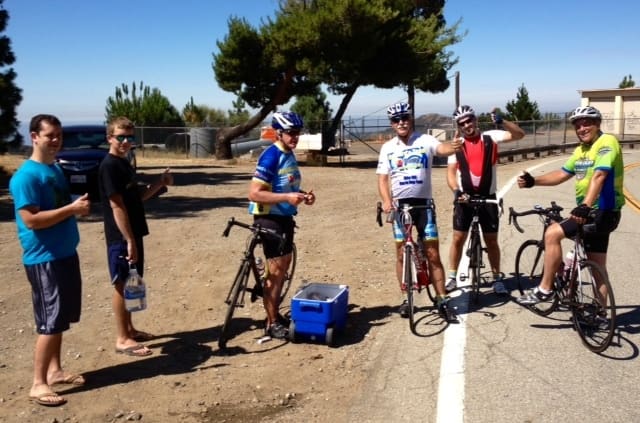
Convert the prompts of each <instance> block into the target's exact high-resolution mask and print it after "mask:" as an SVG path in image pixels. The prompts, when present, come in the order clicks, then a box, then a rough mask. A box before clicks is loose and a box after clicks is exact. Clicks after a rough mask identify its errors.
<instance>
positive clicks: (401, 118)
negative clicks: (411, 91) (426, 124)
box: [391, 113, 411, 123]
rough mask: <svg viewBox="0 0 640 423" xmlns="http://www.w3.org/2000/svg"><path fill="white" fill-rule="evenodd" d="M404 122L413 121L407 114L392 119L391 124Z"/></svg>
mask: <svg viewBox="0 0 640 423" xmlns="http://www.w3.org/2000/svg"><path fill="white" fill-rule="evenodd" d="M402 120H404V121H408V120H411V115H410V114H408V113H406V114H403V115H398V116H394V117H392V118H391V122H393V123H398V122H400V121H402Z"/></svg>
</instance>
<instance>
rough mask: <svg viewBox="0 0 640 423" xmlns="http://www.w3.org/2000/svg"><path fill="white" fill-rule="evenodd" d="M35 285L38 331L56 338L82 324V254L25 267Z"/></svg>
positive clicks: (34, 304)
mask: <svg viewBox="0 0 640 423" xmlns="http://www.w3.org/2000/svg"><path fill="white" fill-rule="evenodd" d="M24 269H25V271H26V273H27V279H28V280H29V282H30V283H31V300H32V302H33V316H34V317H35V321H36V332H37V333H39V334H41V335H53V334H56V333H61V332H64V331H65V330H67V329H69V327H70V326H71V323H76V322H78V321H80V307H81V304H82V278H81V277H80V261H79V260H78V255H77V254H74V255H73V256H71V257H66V258H63V259H58V260H53V261H48V262H46V263H40V264H29V265H25V266H24Z"/></svg>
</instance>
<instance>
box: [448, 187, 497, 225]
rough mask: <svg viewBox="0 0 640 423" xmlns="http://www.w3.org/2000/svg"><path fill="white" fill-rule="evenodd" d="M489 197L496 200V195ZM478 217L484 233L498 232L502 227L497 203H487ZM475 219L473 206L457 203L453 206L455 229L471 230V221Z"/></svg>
mask: <svg viewBox="0 0 640 423" xmlns="http://www.w3.org/2000/svg"><path fill="white" fill-rule="evenodd" d="M487 198H491V199H493V200H495V198H496V196H495V194H494V195H490V196H488V197H487ZM478 219H479V221H480V227H481V228H482V233H485V234H490V233H496V232H498V229H499V228H500V213H499V211H498V205H497V204H485V205H484V206H482V207H480V209H479V212H478ZM472 220H473V207H472V206H468V205H465V204H459V203H455V204H454V206H453V229H454V230H456V231H461V232H469V228H470V227H471V221H472Z"/></svg>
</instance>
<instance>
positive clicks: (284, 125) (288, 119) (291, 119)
mask: <svg viewBox="0 0 640 423" xmlns="http://www.w3.org/2000/svg"><path fill="white" fill-rule="evenodd" d="M271 126H272V127H273V128H274V129H277V130H280V131H288V130H289V129H302V127H303V126H304V123H303V122H302V118H301V117H300V115H299V114H297V113H293V112H275V113H274V114H273V118H272V119H271Z"/></svg>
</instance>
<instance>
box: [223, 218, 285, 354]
mask: <svg viewBox="0 0 640 423" xmlns="http://www.w3.org/2000/svg"><path fill="white" fill-rule="evenodd" d="M233 226H240V227H242V228H245V229H248V230H250V231H251V232H252V234H251V235H250V236H249V238H248V243H247V247H246V249H245V251H244V253H243V257H242V260H241V262H240V267H239V268H238V272H237V273H236V276H235V278H234V281H233V283H232V285H231V287H230V288H229V292H228V293H227V296H226V299H225V303H226V304H228V307H227V312H226V315H225V320H224V323H223V325H222V329H221V333H220V337H219V339H218V345H219V347H220V349H224V348H225V347H226V342H227V340H228V339H229V337H230V336H229V335H230V332H229V327H230V323H231V319H232V317H233V313H234V311H235V309H236V308H238V307H244V304H245V302H244V297H245V293H246V292H247V291H251V294H252V302H253V301H254V300H255V298H256V297H257V296H262V289H263V286H262V280H261V275H260V272H259V270H258V267H257V265H256V261H255V254H254V251H255V248H256V247H257V246H258V245H259V244H261V243H262V242H263V237H264V236H271V237H275V238H277V239H279V240H280V244H281V246H282V245H284V242H285V239H284V237H282V236H280V235H279V234H278V233H277V232H275V231H273V230H272V229H268V228H263V227H261V226H260V225H257V224H253V225H249V224H246V223H242V222H238V221H236V220H235V219H234V218H231V219H229V221H228V222H227V227H226V229H225V230H224V232H223V233H222V235H223V236H225V237H228V236H229V232H230V231H231V228H232V227H233ZM295 260H296V248H295V244H294V245H293V250H292V258H291V264H290V265H289V268H288V269H287V272H286V273H285V279H284V280H283V287H282V291H281V293H280V302H282V300H283V298H284V296H285V295H286V294H287V292H288V290H289V287H290V284H291V279H292V278H293V272H294V270H295ZM265 265H267V266H268V264H266V263H265ZM250 273H252V274H253V277H254V279H255V282H256V285H255V287H254V288H253V289H252V290H249V289H248V282H249V275H250ZM256 290H259V291H260V293H259V294H258V293H257V292H256Z"/></svg>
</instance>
